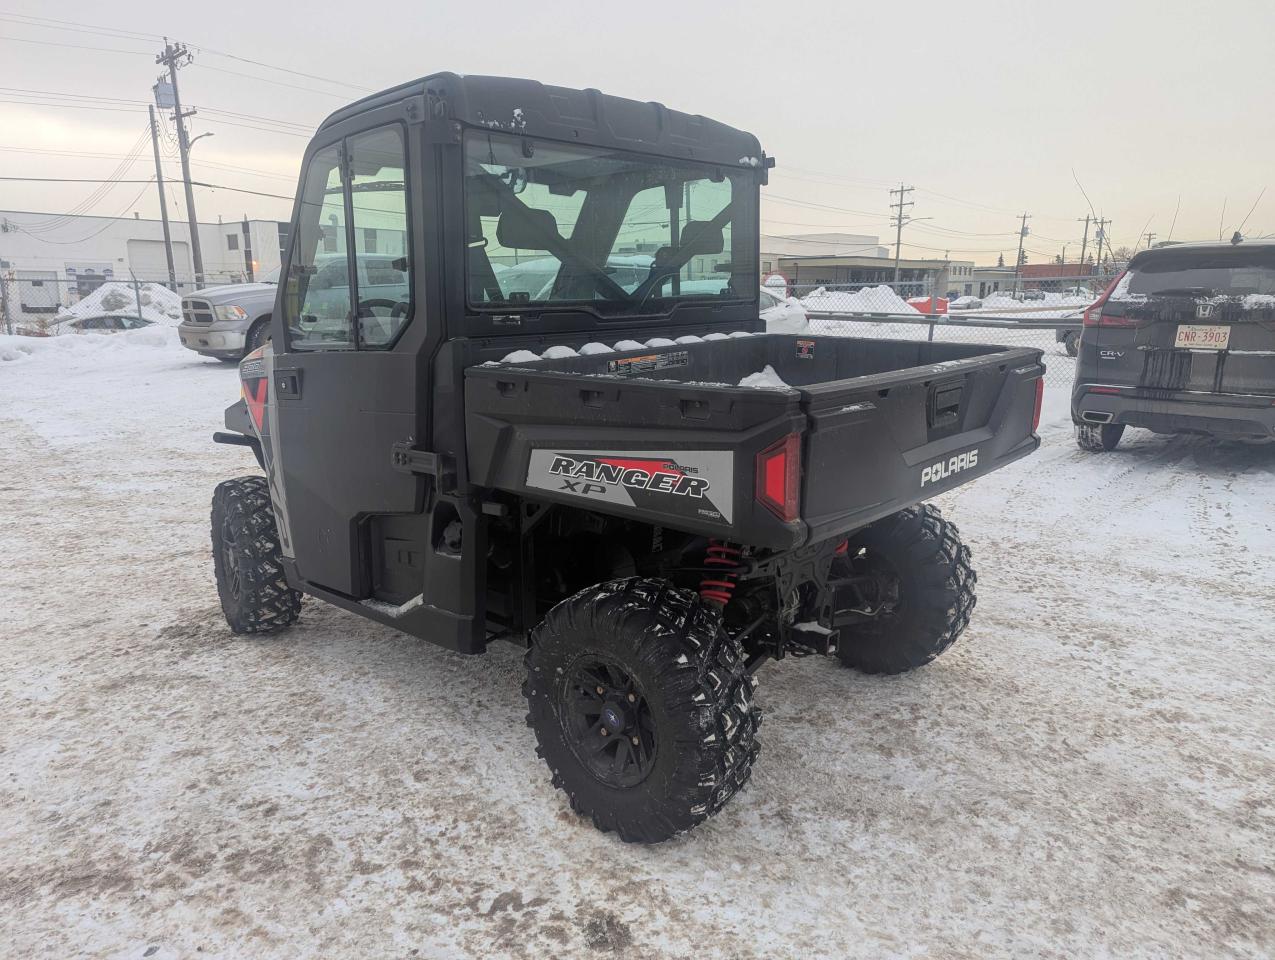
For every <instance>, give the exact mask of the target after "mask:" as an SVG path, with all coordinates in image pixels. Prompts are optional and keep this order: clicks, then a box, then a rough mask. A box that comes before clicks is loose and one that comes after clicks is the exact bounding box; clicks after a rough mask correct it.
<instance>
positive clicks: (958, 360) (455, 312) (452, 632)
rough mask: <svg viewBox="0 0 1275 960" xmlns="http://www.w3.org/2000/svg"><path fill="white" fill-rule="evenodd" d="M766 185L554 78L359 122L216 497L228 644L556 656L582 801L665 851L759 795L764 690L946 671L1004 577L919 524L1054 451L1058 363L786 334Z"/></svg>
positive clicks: (401, 94)
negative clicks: (373, 637)
mask: <svg viewBox="0 0 1275 960" xmlns="http://www.w3.org/2000/svg"><path fill="white" fill-rule="evenodd" d="M770 166H771V161H770V160H769V158H767V157H766V156H765V155H764V154H763V153H762V151H761V149H760V147H759V145H758V143H757V140H756V139H755V138H754V137H752V136H751V135H749V134H747V133H743V132H741V131H739V130H734V129H731V128H730V127H726V126H723V125H722V124H720V123H716V122H714V121H712V120H708V119H706V118H704V117H699V116H691V115H688V114H683V113H677V112H675V111H673V110H668V109H666V108H665V107H663V106H661V105H660V104H657V103H638V102H635V101H631V100H624V99H619V98H616V97H609V96H604V95H603V94H601V93H598V92H597V91H596V90H568V89H563V88H560V87H549V86H543V85H541V84H539V83H534V82H531V81H527V80H511V79H500V78H494V77H459V76H455V75H453V74H439V75H436V76H431V77H427V78H425V79H423V80H418V81H415V82H413V83H409V84H405V85H403V86H401V87H396V88H394V89H392V90H388V91H386V92H384V93H381V94H377V95H376V96H373V97H369V98H367V99H365V100H361V101H359V102H358V103H355V104H353V105H352V106H349V107H347V108H345V109H343V110H340V111H338V112H337V113H336V114H334V115H333V116H332V117H330V118H329V119H328V120H327V121H326V122H325V123H324V124H323V126H322V127H321V128H320V129H319V132H318V133H317V134H316V136H315V137H314V140H313V142H312V143H311V144H310V146H309V148H308V149H307V151H306V154H305V161H304V168H303V174H302V179H301V186H300V195H299V197H298V198H297V202H296V208H295V211H294V214H293V222H292V233H291V242H290V244H289V250H288V252H287V267H286V270H285V274H284V277H285V282H283V283H281V284H280V292H279V302H278V304H277V305H276V309H275V312H274V319H273V321H272V322H273V325H274V326H273V329H272V342H271V344H268V345H267V346H265V347H264V348H263V349H262V350H260V351H257V352H256V353H254V354H252V355H250V356H249V357H247V358H245V360H244V361H243V363H242V365H241V367H240V375H241V380H242V390H243V397H244V399H243V400H242V401H241V402H239V403H238V404H236V405H235V406H233V407H231V408H230V409H229V410H228V411H227V414H226V425H227V427H228V428H229V430H230V431H233V432H230V433H222V434H218V435H217V439H219V440H221V441H222V442H232V443H241V444H244V445H248V446H251V447H252V448H253V450H254V452H255V453H256V454H257V457H258V459H259V461H260V462H261V465H262V467H263V469H264V471H265V474H266V476H265V477H245V478H242V479H239V480H232V481H229V482H227V483H223V484H221V485H220V486H219V487H218V488H217V491H216V493H215V495H214V498H213V511H212V537H213V548H214V560H215V564H216V573H217V585H218V590H219V592H220V595H221V603H222V609H223V610H224V611H225V615H226V619H227V620H228V621H229V623H230V626H231V628H232V629H233V630H234V631H236V632H239V633H252V632H261V631H270V630H276V629H279V628H281V627H286V626H288V625H289V624H291V623H293V622H294V621H295V620H296V619H297V616H298V613H299V611H300V608H301V606H300V599H301V594H302V593H308V594H311V595H312V596H315V597H318V598H320V599H322V600H326V601H328V602H329V603H333V604H336V605H337V606H340V607H343V608H344V609H346V610H350V611H352V612H354V613H357V614H359V615H361V616H364V617H368V618H371V619H373V620H377V621H379V622H381V623H385V624H389V625H391V626H394V627H397V628H398V629H400V630H403V631H405V632H407V633H409V634H412V635H414V636H417V637H420V638H422V639H425V640H429V641H431V642H434V643H437V644H441V645H442V646H445V647H448V648H450V649H452V650H456V651H459V652H461V653H471V654H473V653H482V652H483V651H484V650H485V649H486V648H487V645H488V643H490V642H491V641H492V640H493V639H497V638H499V639H506V640H510V641H513V642H515V643H518V644H522V645H524V646H526V647H527V656H526V667H527V680H526V685H525V688H524V692H525V694H526V697H527V700H528V703H529V706H530V712H529V713H528V717H527V720H528V723H529V724H530V726H531V727H532V728H533V730H534V732H535V736H536V739H537V740H538V741H539V750H538V752H539V753H540V755H541V756H543V758H544V759H545V761H546V762H547V763H548V765H549V767H550V769H551V770H552V777H553V783H554V784H555V785H556V786H558V787H561V788H562V789H563V790H564V791H565V792H566V793H567V795H568V797H569V798H570V802H571V805H572V806H573V808H574V809H576V810H577V811H579V812H580V813H582V814H586V815H588V816H589V817H590V818H592V820H593V822H594V823H595V824H596V825H597V826H598V827H599V828H601V829H603V830H614V831H616V832H617V833H618V834H619V835H620V836H621V837H622V838H623V839H625V840H637V841H647V842H653V841H659V840H663V839H665V838H667V837H670V836H672V835H673V834H675V833H677V832H679V831H683V830H686V829H689V828H690V827H692V826H694V825H695V824H697V823H699V822H700V821H702V820H704V819H705V818H706V817H708V816H709V815H711V814H712V813H714V812H715V811H716V810H718V809H719V808H720V807H721V806H722V804H723V803H725V802H726V801H727V800H728V799H729V798H730V797H731V796H732V795H733V794H734V793H735V792H736V791H737V790H738V789H739V788H740V787H741V786H742V785H743V784H744V782H745V781H746V780H747V779H748V777H749V773H750V768H751V765H752V762H753V759H754V758H755V756H756V755H757V749H758V745H757V740H756V736H755V734H756V730H757V725H758V722H759V719H760V718H759V715H758V712H757V710H756V708H755V707H754V705H753V686H754V681H753V677H752V674H753V672H754V670H755V669H756V668H757V667H758V666H759V665H760V664H762V663H764V662H765V661H766V660H767V659H770V658H775V659H778V658H782V657H783V656H784V655H785V653H786V652H792V651H799V652H809V651H811V650H818V651H819V652H823V653H831V652H834V651H835V653H836V655H837V656H839V657H840V658H841V660H842V661H843V662H845V663H846V664H849V665H850V666H852V667H856V668H859V669H861V670H864V671H867V672H869V673H897V672H900V671H903V670H908V669H910V668H912V667H916V666H920V665H921V664H924V663H926V662H928V661H930V660H932V659H933V658H934V657H936V656H938V655H939V654H940V653H941V652H943V650H945V649H946V648H947V647H948V646H949V645H951V644H952V642H953V641H955V640H956V638H957V637H958V636H959V635H960V633H961V631H962V630H964V629H965V626H966V624H967V622H968V621H969V616H970V611H971V610H972V608H973V606H974V581H975V574H974V571H973V569H972V568H971V566H970V554H969V550H968V549H967V548H966V547H964V546H963V545H962V544H961V541H960V539H959V538H958V536H957V531H956V528H955V527H954V526H953V525H952V524H950V523H948V522H946V521H945V520H943V519H942V518H941V517H940V515H939V513H938V511H937V510H936V509H934V508H933V507H929V506H918V505H917V504H918V503H919V502H920V501H922V500H924V499H925V498H927V497H930V496H932V495H934V494H937V493H941V492H943V491H944V490H948V489H951V488H952V487H954V486H956V485H957V484H960V483H963V482H965V481H967V480H970V479H972V478H974V477H977V476H980V475H982V474H984V473H987V472H988V471H990V470H993V469H995V468H997V467H999V466H1002V465H1004V464H1006V463H1009V462H1010V461H1012V460H1015V459H1017V458H1019V457H1022V456H1024V455H1026V454H1028V453H1030V452H1031V451H1033V450H1035V449H1036V447H1037V445H1038V443H1039V440H1038V438H1037V437H1036V436H1035V426H1036V418H1037V417H1038V416H1039V405H1040V397H1041V385H1042V379H1041V377H1042V374H1043V372H1044V369H1043V367H1042V366H1041V362H1040V351H1038V350H1029V349H1008V348H1003V347H992V346H975V345H970V344H956V343H916V342H911V341H908V342H894V341H886V340H855V339H848V338H839V337H817V336H780V335H774V336H767V335H764V332H763V331H764V324H763V323H762V322H761V321H760V320H759V319H758V296H759V278H758V196H759V188H760V187H761V185H762V184H763V183H765V181H766V171H767V169H768V168H769V167H770ZM371 254H375V256H369V255H371Z"/></svg>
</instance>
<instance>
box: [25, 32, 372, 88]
mask: <svg viewBox="0 0 1275 960" xmlns="http://www.w3.org/2000/svg"><path fill="white" fill-rule="evenodd" d="M0 20H7V21H9V22H11V23H15V24H21V25H22V26H28V27H37V28H41V29H46V30H62V31H65V32H67V33H86V34H96V35H98V36H103V37H114V38H118V39H126V40H142V41H146V42H154V41H156V40H160V41H162V40H163V39H164V38H163V37H162V36H161V35H160V34H157V33H141V32H137V31H130V30H121V29H119V28H117V27H106V26H102V25H100V24H92V25H90V24H83V23H77V22H75V21H72V20H58V19H56V18H54V17H35V16H28V15H26V14H17V15H13V14H0ZM44 42H49V41H44ZM187 46H188V47H193V48H194V49H196V50H199V51H200V52H201V53H209V54H212V55H213V56H218V57H225V58H226V59H228V60H238V61H239V62H240V63H249V64H252V65H253V66H257V67H263V68H265V69H267V70H274V71H277V72H279V73H287V74H292V75H293V76H297V77H304V78H305V79H307V80H318V81H320V82H321V83H328V84H332V85H334V86H338V87H349V88H350V89H352V90H359V91H362V92H363V93H375V92H376V91H375V90H373V89H372V88H370V87H364V86H361V85H360V84H357V83H349V82H348V81H345V80H334V79H332V78H331V77H323V76H319V75H318V74H313V73H305V72H303V71H301V70H293V69H291V68H290V67H281V66H279V65H278V64H273V63H266V62H264V61H261V60H253V59H251V58H250V57H244V56H241V55H239V54H237V53H228V52H227V51H225V50H217V49H215V48H213V47H208V46H204V45H203V44H199V43H188V44H187ZM120 52H130V53H131V52H133V51H120ZM137 52H138V53H145V51H137ZM209 69H216V68H209ZM266 82H271V81H266ZM302 89H305V88H302ZM316 92H322V91H316Z"/></svg>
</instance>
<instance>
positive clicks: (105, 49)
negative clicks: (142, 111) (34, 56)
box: [0, 37, 146, 56]
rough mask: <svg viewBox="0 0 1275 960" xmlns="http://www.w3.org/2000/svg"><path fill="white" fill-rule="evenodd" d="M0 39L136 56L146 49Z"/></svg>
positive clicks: (17, 38) (10, 38)
mask: <svg viewBox="0 0 1275 960" xmlns="http://www.w3.org/2000/svg"><path fill="white" fill-rule="evenodd" d="M0 40H8V41H9V42H10V43H38V44H40V45H41V46H45V47H69V48H70V49H72V50H97V51H100V52H101V53H131V54H133V55H135V56H144V55H145V54H146V51H145V50H123V49H121V48H119V47H92V46H89V45H88V44H84V43H65V42H63V41H60V40H33V39H31V38H29V37H0Z"/></svg>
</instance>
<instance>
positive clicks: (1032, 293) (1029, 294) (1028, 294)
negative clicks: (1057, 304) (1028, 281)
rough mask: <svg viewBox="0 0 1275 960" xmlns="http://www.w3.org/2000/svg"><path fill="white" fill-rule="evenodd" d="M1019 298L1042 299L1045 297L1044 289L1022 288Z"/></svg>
mask: <svg viewBox="0 0 1275 960" xmlns="http://www.w3.org/2000/svg"><path fill="white" fill-rule="evenodd" d="M1021 299H1023V300H1044V299H1045V291H1044V290H1024V291H1023V292H1022V296H1021Z"/></svg>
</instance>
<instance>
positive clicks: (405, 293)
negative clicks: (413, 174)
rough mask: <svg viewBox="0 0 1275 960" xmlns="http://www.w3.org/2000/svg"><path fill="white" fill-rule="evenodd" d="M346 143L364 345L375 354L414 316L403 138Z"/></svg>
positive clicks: (393, 135)
mask: <svg viewBox="0 0 1275 960" xmlns="http://www.w3.org/2000/svg"><path fill="white" fill-rule="evenodd" d="M347 143H348V149H349V151H350V199H351V207H352V208H353V211H354V243H355V251H354V252H355V256H356V257H357V258H358V266H359V270H358V283H359V294H358V295H359V302H358V311H357V313H358V318H359V344H360V346H362V347H363V348H365V349H369V350H374V349H378V348H384V347H387V346H389V345H390V343H392V342H393V340H394V338H395V337H396V336H398V333H399V331H400V330H401V329H402V328H403V327H404V326H406V325H407V322H408V321H409V320H411V318H412V274H411V258H410V255H409V250H408V221H407V184H406V163H405V162H404V155H403V135H402V133H401V131H400V129H399V128H398V127H382V128H381V129H379V130H373V131H371V132H369V133H364V134H360V135H358V136H355V137H351V138H350V139H349V141H347Z"/></svg>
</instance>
